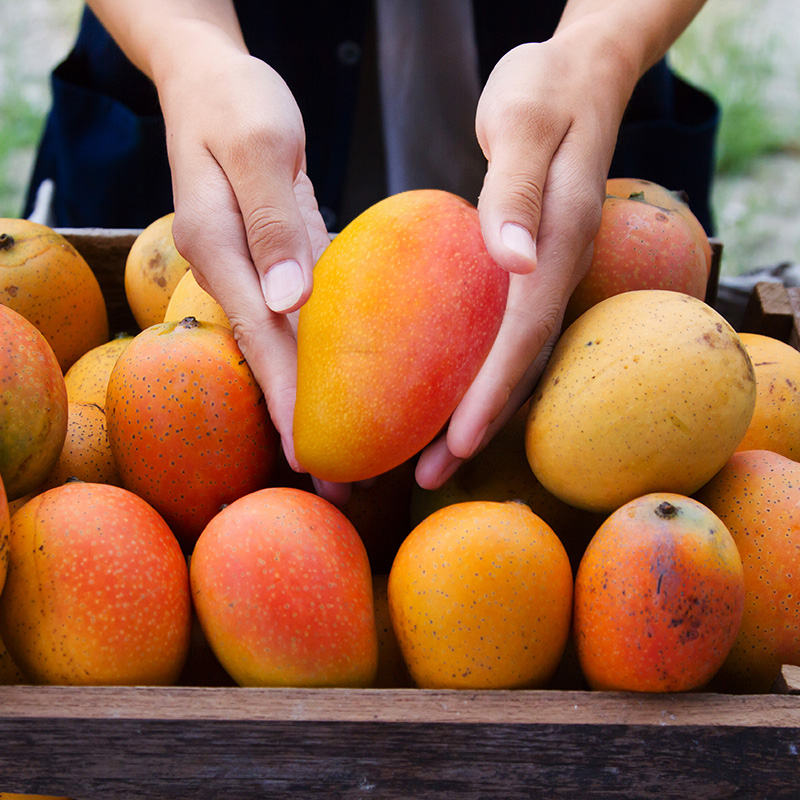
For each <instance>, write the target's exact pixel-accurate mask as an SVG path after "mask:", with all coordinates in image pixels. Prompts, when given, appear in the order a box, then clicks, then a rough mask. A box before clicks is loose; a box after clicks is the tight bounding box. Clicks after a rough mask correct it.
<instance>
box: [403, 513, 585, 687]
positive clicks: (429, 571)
mask: <svg viewBox="0 0 800 800" xmlns="http://www.w3.org/2000/svg"><path fill="white" fill-rule="evenodd" d="M388 592H389V609H390V614H391V619H392V624H393V626H394V631H395V635H396V636H397V640H398V642H399V644H400V647H401V650H402V653H403V657H404V659H405V661H406V665H407V666H408V670H409V673H410V674H411V677H412V679H413V680H414V682H415V684H416V685H417V686H420V687H422V688H429V689H511V688H538V687H542V686H544V685H545V684H546V683H547V681H548V680H549V678H550V677H551V676H552V675H553V673H554V672H555V669H556V667H557V666H558V663H559V660H560V659H561V656H562V654H563V652H564V649H565V647H566V643H567V638H568V636H569V624H570V616H571V613H572V570H571V569H570V564H569V558H568V556H567V553H566V551H565V549H564V547H563V545H562V544H561V542H560V541H559V539H558V537H557V536H556V535H555V533H553V530H552V529H551V528H550V527H549V526H548V525H547V524H546V523H545V522H543V521H542V520H541V519H540V518H539V517H537V516H536V515H535V514H534V513H533V512H532V511H531V510H530V508H529V507H528V506H527V505H525V504H524V503H520V502H516V501H511V502H505V503H500V502H494V501H471V502H464V503H455V504H453V505H450V506H447V507H445V508H442V509H440V510H438V511H435V512H434V513H433V514H431V515H430V516H429V517H427V518H426V519H425V520H423V521H422V522H421V523H420V524H419V525H418V526H417V527H416V528H415V529H414V530H413V531H412V532H411V533H410V534H409V536H408V538H407V539H406V540H405V541H404V542H403V544H402V545H401V546H400V550H399V551H398V553H397V556H396V557H395V560H394V563H393V564H392V568H391V571H390V573H389V587H388Z"/></svg>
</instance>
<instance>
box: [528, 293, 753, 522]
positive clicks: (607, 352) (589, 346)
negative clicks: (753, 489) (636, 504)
mask: <svg viewBox="0 0 800 800" xmlns="http://www.w3.org/2000/svg"><path fill="white" fill-rule="evenodd" d="M755 402H756V381H755V373H754V370H753V364H752V362H751V360H750V357H749V356H748V354H747V350H746V349H745V346H744V344H743V343H742V341H741V339H740V338H739V336H738V334H737V333H736V332H735V331H734V330H733V328H731V326H730V325H729V324H728V323H727V322H726V321H725V319H724V318H723V317H722V316H720V315H719V314H718V313H717V312H716V311H715V310H714V309H713V308H711V307H710V306H708V305H707V304H706V303H704V302H703V301H702V300H698V299H697V298H695V297H691V296H689V295H687V294H683V293H681V292H674V291H668V290H660V289H643V290H640V291H636V292H625V293H623V294H618V295H615V296H614V297H609V298H607V299H606V300H603V301H602V302H600V303H598V304H597V305H596V306H593V307H592V308H590V309H589V310H588V311H587V312H586V313H584V314H583V315H582V316H581V317H580V318H579V319H578V320H576V321H575V322H574V323H573V324H572V325H571V326H570V327H569V328H568V329H567V331H566V332H565V333H564V335H563V336H562V337H561V338H560V339H559V341H558V343H557V344H556V347H555V349H554V350H553V354H552V356H551V357H550V361H549V362H548V365H547V368H546V370H545V372H544V374H543V375H542V377H541V379H540V381H539V384H538V386H537V388H536V391H535V393H534V396H533V399H532V400H531V405H530V414H529V417H528V424H527V428H526V433H525V445H526V453H527V456H528V462H529V463H530V465H531V468H532V469H533V472H534V474H535V475H536V477H537V478H538V479H539V480H540V481H541V482H542V484H543V485H544V486H545V488H546V489H548V490H549V491H550V492H552V493H553V494H554V495H556V497H559V498H561V499H562V500H563V501H564V502H566V503H569V504H570V505H574V506H577V507H578V508H584V509H586V510H588V511H597V512H605V513H610V512H612V511H614V510H615V509H617V508H619V507H620V506H621V505H623V504H624V503H627V502H628V501H630V500H633V499H634V498H636V497H641V496H642V495H645V494H649V493H650V492H675V493H677V494H683V495H689V494H692V493H693V492H696V491H697V490H698V489H699V488H700V487H701V486H702V485H703V484H704V483H705V482H706V481H708V480H709V479H710V478H711V477H712V476H713V475H714V474H715V473H716V472H717V471H718V470H720V469H722V467H723V466H724V465H725V463H726V462H727V460H728V459H729V458H730V457H731V455H732V454H733V452H734V451H735V450H736V447H737V445H738V444H739V442H740V441H741V440H742V437H743V436H744V434H745V432H746V431H747V428H748V425H749V424H750V420H751V418H752V416H753V409H754V407H755Z"/></svg>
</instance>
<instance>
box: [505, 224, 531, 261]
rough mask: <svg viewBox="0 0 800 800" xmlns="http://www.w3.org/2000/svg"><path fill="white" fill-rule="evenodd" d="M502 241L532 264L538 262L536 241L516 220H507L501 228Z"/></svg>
mask: <svg viewBox="0 0 800 800" xmlns="http://www.w3.org/2000/svg"><path fill="white" fill-rule="evenodd" d="M500 241H501V242H502V243H503V246H504V247H507V248H508V249H509V250H511V251H512V252H514V253H516V254H517V255H520V256H522V257H523V258H524V259H525V260H526V261H530V263H531V264H533V265H535V264H536V242H534V241H533V237H532V236H531V235H530V233H528V231H527V230H526V229H525V228H523V227H522V225H518V224H517V223H516V222H505V223H503V226H502V227H501V228H500Z"/></svg>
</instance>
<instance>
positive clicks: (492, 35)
mask: <svg viewBox="0 0 800 800" xmlns="http://www.w3.org/2000/svg"><path fill="white" fill-rule="evenodd" d="M372 5H373V4H372V2H371V0H339V2H335V3H331V2H319V3H313V4H309V3H298V2H296V0H294V1H292V2H289V1H280V0H278V1H276V2H269V3H267V2H264V1H263V0H239V1H238V2H236V9H237V12H238V14H239V19H240V22H241V26H242V30H243V32H244V36H245V41H246V43H247V46H248V48H249V49H250V52H251V53H252V54H253V55H254V56H257V57H259V58H262V59H263V60H264V61H266V62H267V63H268V64H270V65H271V66H272V67H273V68H274V69H275V70H276V71H277V72H278V73H279V74H280V75H281V76H282V77H283V79H284V80H285V81H286V83H287V84H288V86H289V88H290V89H291V91H292V92H293V94H294V96H295V98H296V100H297V103H298V105H299V107H300V111H301V113H302V114H303V119H304V124H305V128H306V141H307V163H308V174H309V177H310V178H311V181H312V183H313V185H314V187H315V192H316V195H317V200H318V202H319V204H320V208H321V210H322V211H323V216H324V217H325V219H326V223H327V224H328V227H329V228H330V229H331V230H339V229H341V228H342V227H343V226H344V225H345V224H346V223H347V222H348V221H349V217H351V216H352V215H353V213H355V212H357V211H358V210H359V209H357V208H355V209H354V208H346V207H345V203H344V197H345V183H346V177H347V168H348V154H349V153H350V152H351V144H352V140H353V137H354V135H355V133H354V131H355V127H354V126H355V122H356V108H357V106H358V102H359V97H360V96H362V97H363V95H360V94H359V92H360V89H363V87H364V86H365V85H368V84H369V82H370V81H373V82H374V80H375V76H374V75H373V74H372V72H373V71H374V59H372V60H371V59H368V58H365V52H369V48H370V47H371V46H374V43H373V42H372V39H371V32H372V31H373V30H374V27H373V26H372V24H371V15H372V13H373V11H372ZM312 6H313V13H312V12H311V11H310V7H312ZM562 7H563V0H541V2H537V3H535V4H532V3H530V0H525V1H521V0H520V1H517V0H491V3H489V2H484V1H483V0H474V2H473V8H474V15H475V31H476V38H477V45H478V58H479V71H480V77H481V81H482V82H485V80H486V79H487V78H488V76H489V73H490V72H491V70H492V68H493V67H494V65H495V64H496V63H497V61H498V60H499V59H500V58H501V57H502V56H503V55H504V54H505V53H507V52H508V51H509V50H511V49H512V48H513V47H515V46H517V45H518V44H522V43H524V42H529V41H543V40H545V39H547V38H549V37H550V36H551V35H552V33H553V31H554V29H555V27H556V24H557V22H558V19H559V16H560V14H561V11H562ZM52 93H53V103H52V107H51V110H50V112H49V114H48V117H47V122H46V126H45V129H44V133H43V136H42V140H41V142H40V145H39V149H38V153H37V158H36V163H35V166H34V171H33V175H32V178H31V182H30V190H29V195H28V198H27V201H26V206H25V209H24V211H23V214H24V215H25V216H27V215H28V214H29V213H30V211H31V208H32V204H33V200H34V195H35V191H36V188H37V187H38V186H39V184H40V183H41V181H42V180H44V179H46V178H52V179H53V181H54V182H55V195H54V198H53V214H54V216H53V219H52V223H53V224H54V225H55V226H56V227H104V228H141V227H145V226H146V225H148V224H149V223H150V222H152V221H153V220H154V219H156V218H158V217H159V216H162V215H163V214H166V213H168V212H169V211H171V210H172V209H173V202H172V189H171V179H170V174H169V165H168V162H167V154H166V143H165V135H164V122H163V118H162V116H161V112H160V108H159V104H158V97H157V94H156V91H155V88H154V87H153V85H152V83H151V82H150V81H149V79H148V78H146V77H145V76H144V75H143V74H142V73H141V72H139V71H138V70H137V69H136V68H135V67H134V66H133V65H132V64H131V63H130V62H129V61H128V60H127V58H126V57H125V56H124V54H123V53H122V52H121V50H120V49H119V48H118V47H117V45H116V44H115V43H114V41H113V40H112V39H111V37H110V36H109V34H108V33H107V32H106V31H105V29H104V28H103V27H102V25H101V24H100V23H99V22H98V20H97V19H96V17H95V16H94V15H93V13H92V12H91V11H90V10H89V9H88V8H87V9H86V10H85V11H84V14H83V17H82V21H81V26H80V30H79V34H78V38H77V41H76V43H75V46H74V48H73V50H72V51H71V52H70V54H69V55H68V56H67V58H66V59H65V61H64V62H63V63H61V64H60V65H59V66H58V67H57V68H56V69H55V70H54V72H53V75H52ZM718 116H719V111H718V108H717V106H716V103H715V102H714V100H713V99H712V98H711V97H710V96H708V95H707V94H706V93H704V92H702V91H700V90H698V89H696V88H695V87H693V86H690V85H689V84H687V83H685V82H684V81H682V80H681V79H680V78H678V77H677V76H676V75H675V74H674V73H673V72H672V71H671V70H670V69H669V67H668V65H667V63H666V61H661V62H659V64H657V65H656V66H655V67H654V68H653V69H651V70H650V71H649V72H648V73H647V74H646V75H645V76H644V77H643V78H642V80H641V81H640V83H639V85H638V86H637V88H636V90H635V92H634V96H633V98H632V99H631V102H630V104H629V107H628V109H627V111H626V115H625V119H624V121H623V124H622V127H621V129H620V135H619V140H618V146H617V150H616V152H615V155H614V161H613V163H612V167H611V172H610V174H611V175H612V176H614V175H620V176H626V177H636V178H645V179H649V180H653V181H655V182H657V183H660V184H662V185H664V186H666V187H667V188H670V189H675V190H683V191H685V192H687V194H688V195H689V199H690V203H691V206H692V208H693V210H694V212H695V214H697V216H698V217H699V218H700V220H701V222H702V223H703V224H704V225H705V226H706V229H707V230H708V231H709V233H713V224H712V218H711V212H710V203H709V195H710V187H711V180H712V175H713V161H714V138H715V132H716V128H717V123H718ZM376 123H377V120H376ZM376 130H378V131H379V130H380V129H379V127H376ZM370 199H379V198H370Z"/></svg>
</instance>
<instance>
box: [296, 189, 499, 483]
mask: <svg viewBox="0 0 800 800" xmlns="http://www.w3.org/2000/svg"><path fill="white" fill-rule="evenodd" d="M507 294H508V274H507V273H506V272H505V271H504V270H503V269H502V268H501V267H500V266H499V265H498V264H496V263H495V262H494V260H493V259H492V257H491V256H490V255H489V253H488V251H487V250H486V246H485V244H484V241H483V237H482V235H481V230H480V224H479V221H478V212H477V209H476V208H475V207H474V206H472V205H471V204H470V203H468V202H467V201H466V200H463V199H462V198H460V197H457V196H455V195H453V194H450V193H448V192H443V191H438V190H416V191H409V192H402V193H400V194H396V195H393V196H391V197H388V198H386V199H385V200H382V201H380V202H379V203H376V204H375V205H374V206H372V207H370V208H369V209H367V210H366V211H365V212H364V213H363V214H361V215H360V216H359V217H357V218H356V219H355V220H353V222H351V223H350V224H349V225H348V226H347V227H346V228H345V229H344V230H343V231H342V232H341V233H340V234H339V235H338V236H337V237H336V238H335V239H334V240H333V242H332V243H331V244H330V246H329V247H328V248H327V250H325V252H324V253H323V254H322V256H321V257H320V259H319V261H318V263H317V265H316V268H315V270H314V291H313V293H312V295H311V298H310V300H309V301H308V302H307V303H306V304H305V305H304V306H303V308H302V309H301V310H300V314H299V321H298V332H297V404H296V407H295V418H294V444H295V453H296V455H297V459H298V461H299V462H300V464H301V465H302V466H303V467H304V468H305V469H307V470H308V471H309V472H310V473H311V474H312V475H316V476H317V477H318V478H322V479H325V480H329V481H340V482H349V481H357V480H361V479H365V478H371V477H374V476H376V475H379V474H382V473H384V472H387V471H388V470H390V469H392V468H393V467H396V466H398V465H399V464H401V463H403V462H404V461H406V460H407V459H409V458H411V457H412V456H413V455H415V454H416V453H417V452H419V451H420V450H421V449H422V448H423V447H424V446H425V445H427V444H428V443H429V442H430V441H431V440H432V439H433V438H434V436H436V434H437V433H438V432H439V431H440V430H441V429H442V427H443V426H444V425H445V423H446V422H447V420H448V418H449V417H450V415H451V414H452V412H453V410H454V409H455V407H456V406H457V405H458V402H459V400H460V399H461V397H462V396H463V394H464V392H465V391H466V390H467V388H468V386H469V385H470V383H471V382H472V380H473V378H474V377H475V375H476V374H477V372H478V370H479V369H480V367H481V365H482V364H483V361H484V359H485V358H486V356H487V354H488V352H489V349H490V348H491V346H492V344H493V342H494V339H495V336H496V334H497V331H498V329H499V327H500V322H501V320H502V318H503V313H504V310H505V304H506V297H507Z"/></svg>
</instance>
